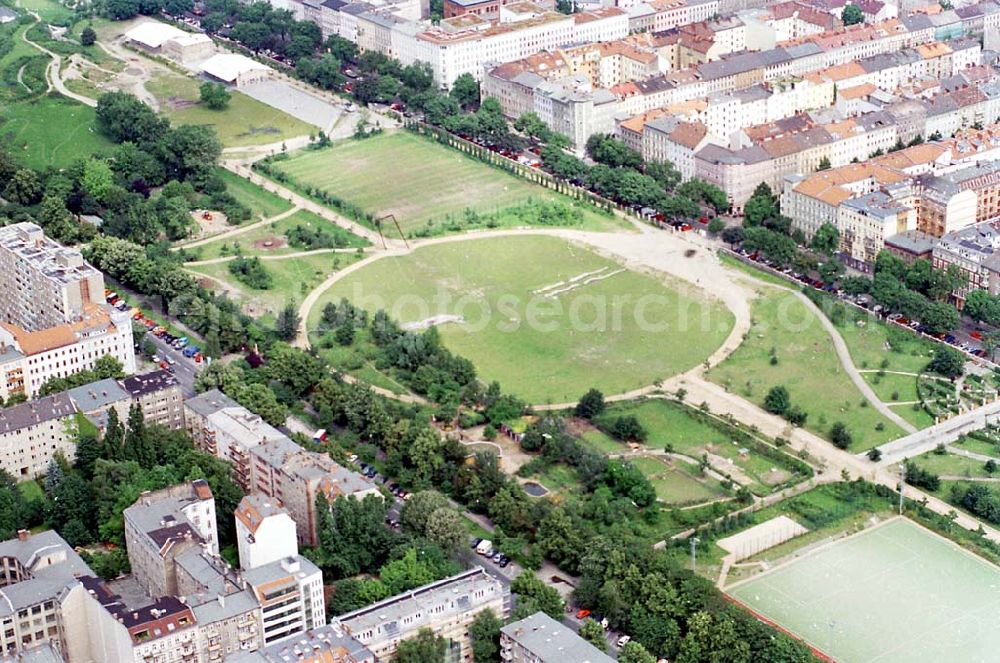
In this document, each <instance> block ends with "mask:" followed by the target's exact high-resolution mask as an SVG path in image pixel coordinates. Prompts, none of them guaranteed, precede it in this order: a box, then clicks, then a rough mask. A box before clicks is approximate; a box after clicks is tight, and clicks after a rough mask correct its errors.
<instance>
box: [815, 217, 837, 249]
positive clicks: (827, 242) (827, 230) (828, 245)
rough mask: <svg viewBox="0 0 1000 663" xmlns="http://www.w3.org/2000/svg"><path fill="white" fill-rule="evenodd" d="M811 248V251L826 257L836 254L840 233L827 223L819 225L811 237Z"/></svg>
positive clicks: (835, 227)
mask: <svg viewBox="0 0 1000 663" xmlns="http://www.w3.org/2000/svg"><path fill="white" fill-rule="evenodd" d="M811 246H812V248H813V250H815V251H819V252H821V253H825V254H826V255H828V256H832V255H833V254H834V253H836V252H837V248H838V247H839V246H840V231H839V230H837V226H835V225H833V224H832V223H829V222H827V223H824V224H823V225H821V226H820V227H819V228H818V229H817V230H816V234H815V235H813V238H812V244H811Z"/></svg>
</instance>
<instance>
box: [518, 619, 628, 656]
mask: <svg viewBox="0 0 1000 663" xmlns="http://www.w3.org/2000/svg"><path fill="white" fill-rule="evenodd" d="M500 658H501V659H503V660H504V661H505V662H506V663H568V662H569V661H573V663H614V660H615V659H613V658H611V657H610V656H608V655H607V654H605V653H604V652H602V651H601V650H599V649H598V648H597V647H595V646H594V645H592V644H590V643H589V642H587V641H586V640H584V639H583V638H581V637H580V636H579V635H577V634H576V633H575V632H574V631H573V629H571V628H569V627H568V626H566V625H565V624H561V623H559V622H557V621H556V620H554V619H552V618H551V617H549V616H548V615H547V614H545V613H544V612H541V611H539V612H536V613H535V614H533V615H531V616H530V617H525V618H524V619H522V620H520V621H516V622H513V623H511V624H507V625H506V626H504V627H503V628H501V629H500Z"/></svg>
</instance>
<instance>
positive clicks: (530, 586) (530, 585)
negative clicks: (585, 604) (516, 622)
mask: <svg viewBox="0 0 1000 663" xmlns="http://www.w3.org/2000/svg"><path fill="white" fill-rule="evenodd" d="M510 591H512V592H514V593H515V594H517V596H518V601H517V610H516V611H515V613H516V616H517V618H518V619H521V618H523V617H527V616H529V615H533V614H535V613H536V612H538V611H539V610H541V611H542V612H544V613H545V614H547V615H548V616H549V617H551V618H552V619H562V613H563V600H562V598H561V597H560V596H559V592H557V591H556V590H555V589H554V588H552V587H549V586H548V585H546V584H545V583H544V582H542V580H541V579H540V578H538V577H537V576H536V575H535V574H534V573H530V572H528V571H523V572H522V573H521V574H520V575H518V576H517V577H516V578H514V582H512V583H511V584H510Z"/></svg>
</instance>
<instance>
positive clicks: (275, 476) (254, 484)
mask: <svg viewBox="0 0 1000 663" xmlns="http://www.w3.org/2000/svg"><path fill="white" fill-rule="evenodd" d="M250 458H251V460H250V477H251V484H250V485H251V491H250V492H252V493H254V494H258V495H263V496H266V497H270V498H273V499H276V500H280V501H281V504H282V505H283V506H284V508H285V509H287V510H288V513H289V514H290V515H291V517H292V520H294V521H295V523H296V524H297V525H298V538H299V541H300V542H301V543H303V544H305V545H308V546H315V545H316V542H317V541H318V535H317V532H316V512H315V509H316V496H317V495H319V494H320V493H322V494H323V495H324V496H325V497H326V499H327V501H329V502H333V501H334V500H336V499H337V498H338V497H348V496H354V497H356V498H357V499H359V500H360V499H364V498H365V497H366V496H367V495H375V496H378V497H381V493H380V492H379V491H378V489H377V488H376V487H375V485H374V484H373V483H372V482H370V481H368V479H366V478H365V477H363V476H362V475H360V474H358V473H357V472H352V471H350V470H347V469H345V468H343V467H341V466H340V465H338V464H337V463H336V462H334V461H333V459H332V458H330V456H329V455H327V454H320V453H314V452H311V451H305V450H304V449H302V447H300V446H299V445H297V444H295V443H294V442H292V441H291V440H289V439H288V438H287V437H283V438H281V439H278V440H271V441H268V442H263V443H261V444H259V445H257V446H255V447H253V449H251V450H250Z"/></svg>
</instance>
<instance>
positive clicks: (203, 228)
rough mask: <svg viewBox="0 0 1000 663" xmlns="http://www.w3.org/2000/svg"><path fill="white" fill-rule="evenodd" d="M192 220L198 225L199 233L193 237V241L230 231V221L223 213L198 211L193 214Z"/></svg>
mask: <svg viewBox="0 0 1000 663" xmlns="http://www.w3.org/2000/svg"><path fill="white" fill-rule="evenodd" d="M191 218H192V219H194V221H195V223H197V224H198V233H197V234H196V235H194V236H192V237H191V239H199V238H201V237H208V236H209V235H217V234H218V233H221V232H225V231H227V230H230V226H229V219H227V218H226V215H225V214H223V213H222V212H217V211H214V210H204V209H196V210H194V211H193V212H191Z"/></svg>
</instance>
